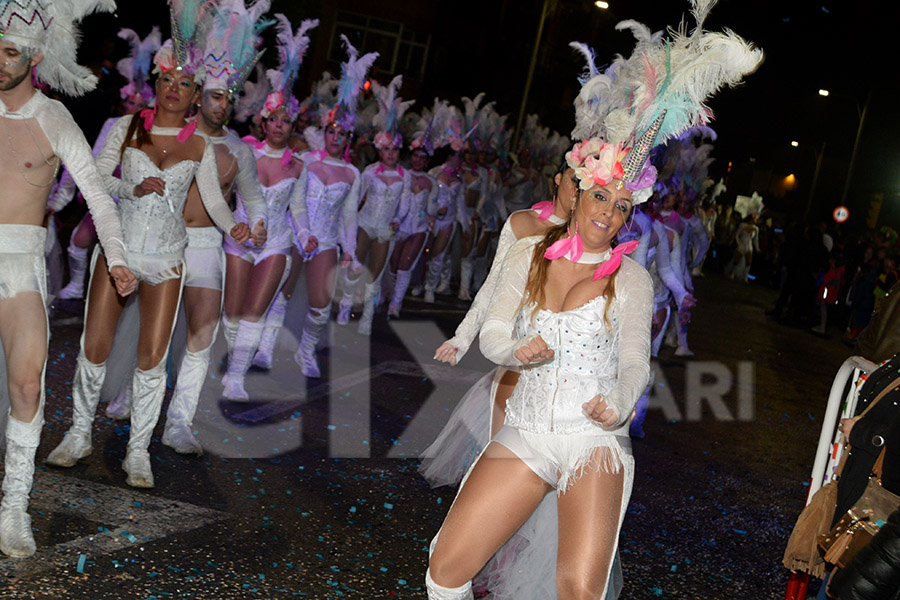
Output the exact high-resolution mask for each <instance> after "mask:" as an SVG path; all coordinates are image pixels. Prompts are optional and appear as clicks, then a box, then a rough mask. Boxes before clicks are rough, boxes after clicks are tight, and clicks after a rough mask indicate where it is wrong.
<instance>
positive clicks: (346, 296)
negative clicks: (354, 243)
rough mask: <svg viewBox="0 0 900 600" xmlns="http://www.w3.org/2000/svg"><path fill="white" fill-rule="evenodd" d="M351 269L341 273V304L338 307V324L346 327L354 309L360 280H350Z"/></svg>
mask: <svg viewBox="0 0 900 600" xmlns="http://www.w3.org/2000/svg"><path fill="white" fill-rule="evenodd" d="M348 272H349V269H345V270H344V271H342V272H341V289H342V295H341V302H340V304H339V305H338V316H337V324H338V325H346V324H347V323H349V322H350V311H351V310H352V309H353V297H354V296H355V295H356V286H357V284H358V283H359V278H356V279H350V277H348Z"/></svg>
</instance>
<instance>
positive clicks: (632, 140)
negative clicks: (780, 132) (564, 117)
mask: <svg viewBox="0 0 900 600" xmlns="http://www.w3.org/2000/svg"><path fill="white" fill-rule="evenodd" d="M716 1H717V0H692V1H691V6H692V11H691V13H692V14H693V16H694V19H695V20H696V22H697V26H696V27H695V28H694V30H693V31H692V32H691V33H690V34H688V33H687V32H686V31H685V26H684V23H682V24H681V26H679V28H678V29H677V30H676V29H670V30H669V32H668V33H669V39H667V40H663V39H662V35H661V34H660V33H657V34H651V32H650V30H649V29H648V28H647V27H646V26H644V25H641V24H640V23H637V22H635V21H623V22H621V23H619V24H618V25H617V26H616V29H618V30H622V29H630V30H631V31H632V33H633V34H634V36H635V38H636V39H637V44H636V46H635V49H634V52H633V53H632V55H631V57H629V58H628V59H624V58H621V57H620V58H618V59H616V60H615V61H614V62H613V63H612V64H611V65H610V66H609V68H608V69H606V71H604V72H602V73H601V72H600V71H599V70H598V69H597V67H596V62H595V57H594V54H593V52H592V51H591V50H590V49H589V48H588V47H587V46H585V45H583V44H577V43H573V44H572V46H573V47H574V48H575V49H577V50H579V51H580V52H582V53H583V54H584V56H585V57H586V59H587V63H588V65H587V71H586V73H585V75H584V76H583V78H582V79H581V81H582V89H581V92H580V93H579V95H578V97H577V98H576V100H575V129H574V130H573V131H572V137H573V138H575V139H578V140H582V141H581V142H579V143H578V144H576V145H575V147H574V148H573V149H572V151H571V152H569V153H568V154H567V155H566V160H567V162H568V163H569V165H570V166H572V167H573V168H575V169H576V176H577V177H578V179H579V181H580V187H581V188H583V189H588V188H590V187H591V186H593V185H595V184H599V185H603V184H605V183H607V182H608V181H610V180H611V179H613V178H615V179H618V180H619V182H620V185H621V184H622V183H624V185H625V187H626V188H627V189H629V190H630V191H632V192H633V198H634V203H635V204H638V203H640V202H643V201H645V200H646V199H647V198H649V196H650V194H651V193H652V186H653V183H654V182H655V181H656V173H655V169H654V167H653V166H652V165H647V164H646V163H647V157H648V156H649V153H650V150H652V149H653V147H654V146H656V145H658V144H661V143H663V142H665V141H666V140H667V139H669V138H671V137H674V136H676V135H678V134H680V133H681V132H683V131H685V130H686V129H689V128H691V127H695V126H697V125H704V124H706V123H708V122H709V121H710V120H711V119H712V111H711V110H710V109H709V107H707V106H706V105H705V104H704V102H705V101H706V100H707V99H708V98H709V97H711V96H712V95H713V94H714V93H715V92H716V91H718V90H719V89H720V88H721V87H723V86H725V85H730V86H734V85H736V84H738V83H739V82H740V81H741V79H742V78H743V77H744V76H745V75H748V74H750V73H752V72H753V71H755V70H756V68H757V67H758V66H759V65H760V63H761V62H762V59H763V53H762V50H759V49H757V48H754V47H753V45H752V44H750V43H748V42H746V41H744V40H743V39H742V38H740V37H739V36H737V35H736V34H735V33H733V32H732V31H729V30H726V31H725V32H723V33H715V32H709V31H705V30H704V29H703V23H704V21H705V20H706V16H707V15H708V13H709V11H710V9H711V8H712V7H713V6H714V5H715V4H716Z"/></svg>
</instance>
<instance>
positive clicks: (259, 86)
mask: <svg viewBox="0 0 900 600" xmlns="http://www.w3.org/2000/svg"><path fill="white" fill-rule="evenodd" d="M270 89H271V88H269V80H268V79H266V72H265V69H263V66H262V65H261V64H259V63H256V81H248V82H247V83H245V84H244V87H243V88H242V90H241V95H240V97H239V98H238V100H237V103H236V104H235V108H234V118H235V120H237V121H240V122H241V123H243V122H245V121H246V120H247V119H249V118H251V117H253V116H254V115H259V112H260V111H261V110H262V108H263V106H264V105H265V103H266V96H268V95H269V90H270Z"/></svg>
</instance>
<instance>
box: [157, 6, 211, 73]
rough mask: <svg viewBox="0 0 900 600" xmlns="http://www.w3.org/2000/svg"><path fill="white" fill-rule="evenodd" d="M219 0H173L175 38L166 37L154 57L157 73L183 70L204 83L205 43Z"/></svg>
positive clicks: (172, 16)
mask: <svg viewBox="0 0 900 600" xmlns="http://www.w3.org/2000/svg"><path fill="white" fill-rule="evenodd" d="M215 5H216V0H169V22H170V24H171V26H172V38H171V39H168V40H166V42H165V43H164V44H163V45H162V47H161V48H160V49H159V51H158V52H157V53H156V56H154V57H153V64H154V67H153V73H155V74H156V75H162V74H164V73H169V72H172V71H181V72H184V73H187V74H188V75H193V76H194V82H195V83H198V84H200V83H203V78H204V76H205V75H206V69H204V68H203V48H202V46H203V44H204V43H205V41H206V33H207V31H208V30H209V27H210V25H211V24H212V11H213V10H214V8H215Z"/></svg>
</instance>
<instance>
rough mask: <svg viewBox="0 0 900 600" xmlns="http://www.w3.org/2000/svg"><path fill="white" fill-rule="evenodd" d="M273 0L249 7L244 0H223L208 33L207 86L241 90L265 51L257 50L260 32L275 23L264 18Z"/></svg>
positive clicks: (258, 2)
mask: <svg viewBox="0 0 900 600" xmlns="http://www.w3.org/2000/svg"><path fill="white" fill-rule="evenodd" d="M271 4H272V0H257V1H256V2H255V3H253V5H251V6H249V7H248V6H245V5H244V0H220V1H219V5H218V7H217V8H216V9H215V12H214V13H213V19H212V23H211V26H210V27H209V31H208V32H207V34H206V40H205V44H204V45H205V48H204V55H203V66H204V67H205V68H206V78H205V79H204V81H203V89H206V90H226V91H228V93H230V94H235V93H237V92H238V91H239V90H240V89H241V88H242V87H243V85H244V83H245V82H246V81H247V78H248V77H249V76H250V73H251V72H252V71H253V67H254V66H255V65H256V63H257V62H258V61H259V58H260V57H261V56H262V54H263V51H259V50H257V48H258V47H259V44H260V42H261V40H260V37H259V35H260V33H262V31H263V30H264V29H265V28H266V27H268V26H269V25H271V24H272V23H274V21H270V20H266V19H263V14H264V13H265V12H266V11H267V10H269V7H270V6H271Z"/></svg>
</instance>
